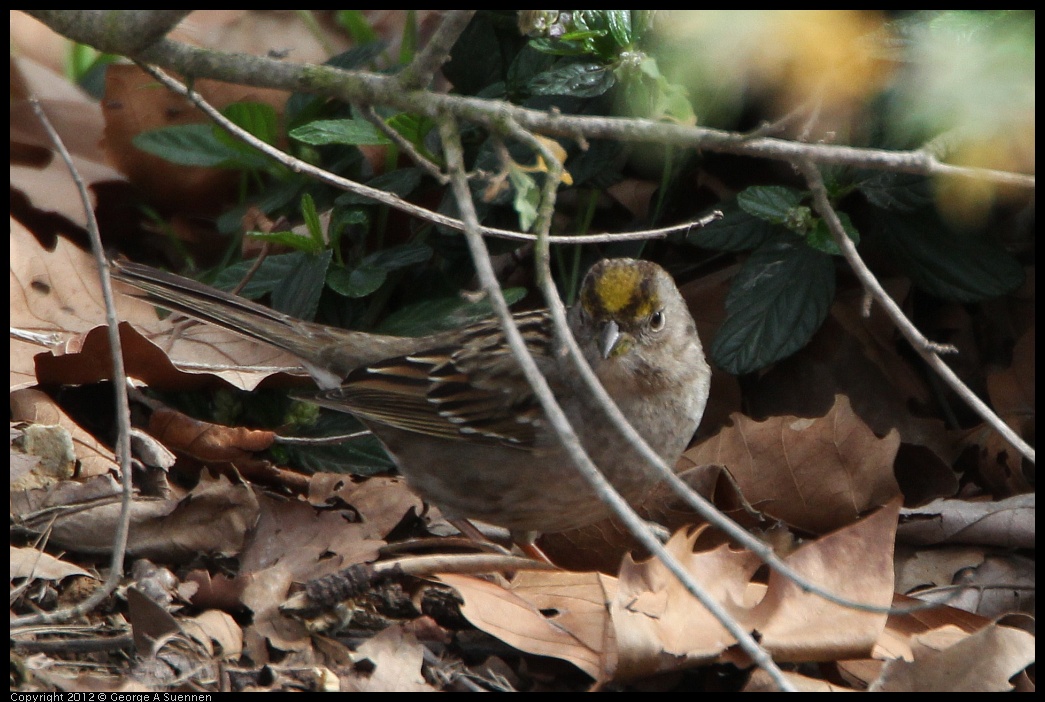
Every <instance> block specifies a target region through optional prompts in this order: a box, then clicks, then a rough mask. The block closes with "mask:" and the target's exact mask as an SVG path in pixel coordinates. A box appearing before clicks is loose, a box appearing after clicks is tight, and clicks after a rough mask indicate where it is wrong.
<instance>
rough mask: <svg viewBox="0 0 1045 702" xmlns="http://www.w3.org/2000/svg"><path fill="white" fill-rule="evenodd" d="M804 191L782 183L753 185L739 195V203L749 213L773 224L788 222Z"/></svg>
mask: <svg viewBox="0 0 1045 702" xmlns="http://www.w3.org/2000/svg"><path fill="white" fill-rule="evenodd" d="M801 201H802V193H800V192H799V191H798V190H795V189H794V188H785V187H783V186H781V185H753V186H751V187H750V188H745V189H744V190H743V191H741V192H740V194H738V195H737V204H738V205H740V209H742V210H744V211H745V212H747V213H748V214H751V215H754V216H756V217H758V218H760V219H764V220H766V221H767V222H772V223H773V224H786V223H787V221H788V216H789V215H791V210H792V209H793V208H795V207H798V204H799V203H800V202H801Z"/></svg>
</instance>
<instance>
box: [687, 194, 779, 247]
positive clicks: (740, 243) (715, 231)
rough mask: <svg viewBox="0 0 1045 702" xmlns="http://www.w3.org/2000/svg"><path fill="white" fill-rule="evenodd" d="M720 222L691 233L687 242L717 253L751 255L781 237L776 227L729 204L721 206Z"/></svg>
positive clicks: (717, 221) (733, 203) (732, 203)
mask: <svg viewBox="0 0 1045 702" xmlns="http://www.w3.org/2000/svg"><path fill="white" fill-rule="evenodd" d="M720 209H721V210H722V218H721V219H718V220H716V221H714V222H712V223H711V224H709V225H707V226H704V227H701V228H700V229H694V230H693V231H691V232H690V233H689V234H687V235H686V241H688V242H689V243H691V244H693V245H694V246H700V247H701V248H705V249H715V250H716V251H750V250H751V249H755V248H758V247H759V246H761V245H762V244H764V243H766V242H767V241H769V240H770V239H771V238H772V237H774V236H776V235H779V234H781V233H782V229H781V227H780V226H779V225H775V224H770V223H769V222H767V221H766V220H764V219H762V218H760V217H756V216H754V215H752V214H748V213H747V212H745V211H744V210H742V209H740V207H739V206H738V205H737V204H736V202H731V203H727V204H725V205H723V206H722V207H721V208H720Z"/></svg>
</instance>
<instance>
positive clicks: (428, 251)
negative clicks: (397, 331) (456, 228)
mask: <svg viewBox="0 0 1045 702" xmlns="http://www.w3.org/2000/svg"><path fill="white" fill-rule="evenodd" d="M431 257H432V248H431V247H430V246H427V245H425V244H418V243H411V244H403V245H401V246H393V247H392V248H389V249H384V250H383V251H377V252H375V253H372V254H370V255H369V256H367V257H366V258H364V259H363V260H362V262H360V264H359V265H358V266H356V267H355V268H354V269H352V270H348V269H345V268H334V269H331V271H330V272H329V273H328V274H327V285H329V286H330V288H331V289H332V290H333V291H334V292H336V293H338V294H340V295H344V296H345V297H365V296H367V295H369V294H370V293H372V292H374V291H375V290H377V289H378V288H380V287H381V286H382V285H383V284H384V282H385V279H386V278H387V277H388V272H389V271H394V270H397V269H399V268H405V267H407V266H412V265H415V264H418V263H424V262H425V261H427V260H428V259H429V258H431Z"/></svg>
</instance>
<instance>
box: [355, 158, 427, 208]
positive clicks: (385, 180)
mask: <svg viewBox="0 0 1045 702" xmlns="http://www.w3.org/2000/svg"><path fill="white" fill-rule="evenodd" d="M420 184H421V170H420V169H419V168H400V169H397V170H394V171H390V172H388V173H382V174H381V175H379V176H377V177H376V178H371V179H370V180H369V181H367V185H369V186H370V187H371V188H377V189H378V190H384V191H385V192H389V193H395V194H396V195H398V196H399V197H405V196H407V195H409V194H410V193H412V192H413V191H414V190H415V189H416V188H417V186H418V185H420ZM334 204H336V205H337V206H338V207H348V206H351V205H373V204H374V201H373V200H371V199H370V198H368V197H367V196H366V195H357V194H355V193H344V194H343V195H338V197H337V199H336V200H334Z"/></svg>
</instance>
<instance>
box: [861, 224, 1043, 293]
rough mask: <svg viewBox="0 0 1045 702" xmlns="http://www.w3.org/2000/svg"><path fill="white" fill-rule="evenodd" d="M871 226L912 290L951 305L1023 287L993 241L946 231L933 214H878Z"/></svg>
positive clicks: (1014, 265)
mask: <svg viewBox="0 0 1045 702" xmlns="http://www.w3.org/2000/svg"><path fill="white" fill-rule="evenodd" d="M878 213H879V216H878V217H876V218H875V220H874V222H873V225H874V228H875V231H876V233H878V234H879V235H880V236H882V238H883V239H884V241H885V245H886V246H887V247H888V248H889V250H890V251H891V252H892V254H893V257H894V259H895V260H896V261H897V262H898V263H899V264H900V265H901V266H903V268H904V270H906V271H907V274H908V275H910V276H911V279H912V280H913V281H914V283H915V285H917V286H918V287H920V288H921V289H923V290H925V291H926V292H928V293H931V294H932V295H935V296H937V297H939V298H942V299H944V300H953V301H955V302H979V301H981V300H986V299H989V298H992V297H998V296H1000V295H1005V294H1006V293H1010V292H1012V291H1013V290H1015V289H1016V288H1018V287H1019V286H1020V285H1021V284H1022V283H1023V275H1024V274H1023V268H1022V266H1020V262H1019V261H1017V260H1016V259H1015V258H1014V257H1013V256H1012V255H1010V254H1009V253H1008V252H1007V251H1005V249H1003V248H1002V247H1001V246H999V245H998V244H996V243H994V242H993V241H991V240H989V239H986V238H982V237H976V236H970V235H964V234H959V233H957V232H954V231H952V230H950V229H949V228H948V227H947V226H946V225H945V224H944V223H943V222H942V221H941V220H940V218H939V217H938V216H937V215H936V213H935V210H929V211H923V212H921V213H909V212H905V213H895V212H889V211H885V210H878Z"/></svg>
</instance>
